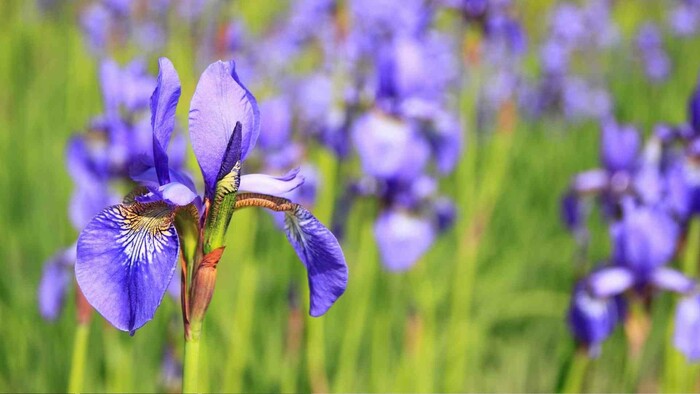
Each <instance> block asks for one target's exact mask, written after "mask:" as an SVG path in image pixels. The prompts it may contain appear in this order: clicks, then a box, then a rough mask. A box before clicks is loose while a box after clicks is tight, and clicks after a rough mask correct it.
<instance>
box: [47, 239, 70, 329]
mask: <svg viewBox="0 0 700 394" xmlns="http://www.w3.org/2000/svg"><path fill="white" fill-rule="evenodd" d="M73 264H75V245H73V246H71V247H69V248H67V249H65V250H61V251H59V252H58V253H56V254H55V255H54V256H52V257H51V258H50V259H49V260H48V261H47V262H45V263H44V269H43V272H42V274H41V281H40V282H39V291H38V299H39V313H41V316H42V317H43V318H44V319H46V320H51V321H52V320H56V319H57V318H58V316H59V315H60V314H61V311H62V310H63V304H64V301H65V297H66V293H67V292H68V286H69V285H70V284H71V281H72V275H71V270H72V267H73Z"/></svg>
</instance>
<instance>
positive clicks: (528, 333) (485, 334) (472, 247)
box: [0, 0, 700, 392]
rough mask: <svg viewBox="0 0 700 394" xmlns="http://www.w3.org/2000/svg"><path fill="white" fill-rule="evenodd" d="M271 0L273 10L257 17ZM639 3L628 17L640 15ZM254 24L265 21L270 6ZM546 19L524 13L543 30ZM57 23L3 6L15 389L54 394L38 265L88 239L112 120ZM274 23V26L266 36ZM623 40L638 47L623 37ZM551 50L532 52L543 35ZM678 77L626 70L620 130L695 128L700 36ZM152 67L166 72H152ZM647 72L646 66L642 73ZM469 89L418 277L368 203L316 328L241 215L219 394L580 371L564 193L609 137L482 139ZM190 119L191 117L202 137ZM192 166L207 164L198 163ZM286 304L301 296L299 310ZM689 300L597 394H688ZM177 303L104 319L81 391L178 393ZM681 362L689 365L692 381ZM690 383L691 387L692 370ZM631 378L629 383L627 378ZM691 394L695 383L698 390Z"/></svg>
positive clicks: (214, 327)
mask: <svg viewBox="0 0 700 394" xmlns="http://www.w3.org/2000/svg"><path fill="white" fill-rule="evenodd" d="M251 3H257V2H251ZM630 3H631V4H630ZM647 3H649V2H639V3H637V2H624V4H620V6H619V7H618V8H617V9H616V14H615V17H616V18H617V20H618V21H619V23H620V25H621V27H622V32H623V36H624V37H626V39H629V37H628V35H629V34H630V32H631V31H632V29H633V27H634V26H637V25H638V24H639V22H640V21H641V20H643V19H645V18H648V15H652V14H651V11H648V12H643V11H645V7H647V6H648V4H647ZM235 7H242V9H241V10H240V11H241V13H242V15H243V17H246V18H251V19H255V18H261V19H262V20H264V18H265V14H266V13H268V12H270V11H260V10H257V9H256V8H255V5H254V4H247V5H245V6H240V5H235ZM546 7H547V5H544V4H538V5H532V6H531V4H530V3H529V2H528V4H526V5H524V6H523V11H522V13H523V16H524V17H525V18H524V20H525V21H526V22H525V23H526V26H527V27H528V29H532V31H533V37H537V34H542V33H541V31H540V32H538V29H539V30H541V27H538V26H537V23H536V22H535V21H534V20H531V19H528V18H527V16H529V15H533V16H534V15H538V13H539V12H541V11H542V10H544V9H546ZM60 10H61V12H59V13H56V14H52V15H41V14H40V13H38V12H37V11H36V10H35V9H34V8H33V7H32V5H31V4H30V2H23V1H20V0H17V1H12V0H10V1H2V2H0V158H1V162H2V163H3V166H4V168H3V170H2V171H0V261H2V263H1V264H2V267H3V268H2V274H0V338H2V339H0V391H3V392H6V391H7V392H10V391H13V392H15V391H23V392H57V391H63V390H65V389H66V387H67V385H68V378H69V371H70V366H71V365H70V362H71V356H72V352H73V350H72V349H73V336H74V331H75V321H74V314H75V307H74V305H73V303H72V302H71V301H72V297H73V293H72V292H71V294H70V295H69V296H68V297H69V298H68V302H67V305H68V307H67V309H66V310H65V311H64V313H63V315H62V317H61V318H60V319H59V320H58V321H57V322H55V323H47V322H45V321H44V320H42V319H41V317H40V315H39V313H38V309H37V299H36V293H37V284H38V281H39V278H40V275H41V268H42V263H43V262H44V261H45V260H46V259H47V258H48V257H50V256H51V255H52V254H53V253H54V251H56V250H58V249H59V248H61V247H65V246H67V245H70V244H71V243H72V242H73V241H74V240H75V238H76V236H77V234H76V232H75V230H73V228H72V227H71V225H70V222H69V219H68V216H67V206H68V201H69V198H70V193H71V190H72V183H71V181H70V178H69V176H68V174H67V172H66V169H65V165H64V150H65V144H66V142H67V139H68V137H69V136H70V135H71V133H73V132H75V131H78V130H81V129H82V128H83V127H84V126H85V125H86V124H87V122H88V121H89V119H90V118H91V116H93V115H95V114H97V113H99V112H101V96H100V93H99V86H98V84H97V79H96V75H95V73H96V67H97V65H96V62H95V60H94V59H93V58H92V57H91V56H90V55H89V54H88V53H87V52H86V49H85V45H84V43H83V42H82V38H81V33H80V31H79V28H78V26H77V25H76V23H75V19H76V12H75V10H73V8H72V7H71V6H70V5H68V6H64V7H61V8H60ZM260 23H262V22H260ZM176 33H177V35H175V36H173V37H171V39H170V41H169V44H168V46H167V48H166V51H165V53H163V54H162V55H164V56H168V57H170V58H171V59H172V60H173V62H174V63H175V64H177V65H178V68H179V70H180V76H181V78H182V80H183V97H190V96H191V94H192V91H193V89H194V85H195V83H196V80H197V77H198V75H199V73H200V72H201V70H200V69H198V68H197V67H199V66H197V65H196V63H195V61H194V57H193V55H192V53H191V48H189V47H188V46H187V45H180V44H179V43H183V42H187V40H186V39H185V37H186V34H187V32H186V31H179V32H176ZM625 35H627V36H625ZM535 39H536V38H535ZM667 47H668V49H669V52H670V56H671V58H672V61H673V65H674V67H673V72H672V76H671V77H670V79H669V81H668V82H667V83H665V84H663V85H661V86H656V87H652V86H650V85H649V84H648V82H646V80H645V79H644V77H643V75H642V74H641V72H639V71H638V70H637V71H635V70H634V69H633V67H632V66H630V64H629V60H628V59H625V58H623V57H622V56H615V55H611V56H609V58H606V59H605V71H604V76H605V78H606V80H607V81H608V82H609V86H610V90H611V91H612V94H613V96H614V102H615V104H616V113H617V115H618V118H619V119H620V120H621V121H625V122H633V123H635V124H637V125H639V126H640V128H642V129H643V130H644V132H645V133H646V134H648V133H649V132H650V129H651V126H652V125H653V124H654V123H655V122H660V121H664V122H670V123H679V122H683V121H684V120H685V116H686V102H687V98H688V96H689V94H690V92H691V90H692V89H693V88H694V85H695V82H696V77H697V74H698V71H699V70H700V52H698V51H697V48H700V40H698V39H695V38H693V39H687V40H684V41H682V42H680V41H679V42H675V41H671V40H669V41H668V42H667ZM150 67H151V69H152V70H154V69H155V63H151V64H150ZM630 69H632V70H630ZM479 83H480V81H479V80H470V81H469V82H468V83H467V85H466V86H465V92H464V94H463V99H464V100H463V102H462V103H461V107H462V110H463V113H462V117H463V122H464V124H465V126H467V127H466V129H467V130H468V131H467V133H469V134H468V136H467V139H468V143H467V147H466V150H465V152H464V154H463V156H462V158H461V159H460V162H459V164H458V168H457V170H456V171H455V173H454V174H452V175H451V176H450V177H448V178H446V179H444V180H443V181H442V182H441V185H440V188H441V191H443V192H444V193H445V194H447V195H450V196H452V197H453V198H454V199H455V201H456V203H457V206H458V218H457V223H456V225H455V226H454V228H453V229H452V230H450V231H449V232H447V233H446V234H444V235H443V236H442V237H440V238H439V240H438V241H437V242H436V243H435V245H434V247H433V248H432V249H431V250H430V252H429V253H428V254H427V255H425V256H424V257H423V258H422V259H421V261H420V262H419V263H418V264H417V265H416V266H415V267H414V268H413V269H412V270H411V271H409V272H407V273H404V274H397V273H391V272H388V271H386V270H384V269H383V268H382V266H381V264H380V262H379V260H378V252H377V248H376V245H375V242H374V237H373V232H372V223H373V218H374V215H375V212H376V210H377V207H376V206H375V204H374V203H373V202H372V201H369V200H368V201H362V202H361V203H359V204H357V205H356V206H355V207H354V208H353V214H352V215H351V220H350V223H349V225H348V231H347V234H346V238H345V241H344V243H343V248H344V250H345V254H346V258H347V263H348V265H349V268H350V280H349V286H348V289H347V292H346V294H345V295H344V296H343V297H342V298H341V299H340V300H339V302H338V303H337V305H336V306H335V307H334V308H332V309H331V310H330V312H329V313H328V314H327V315H326V316H324V317H323V318H320V319H314V318H310V317H308V315H307V311H308V306H307V305H308V301H307V300H308V294H307V292H308V290H306V283H305V282H306V280H305V273H304V271H303V269H302V267H301V266H300V264H299V262H298V261H297V259H296V256H295V255H294V253H293V250H292V249H291V248H290V247H289V246H288V245H287V244H286V242H285V240H284V235H283V233H282V232H280V231H278V230H277V229H276V228H275V227H274V224H273V222H272V220H271V219H270V217H269V215H267V214H265V213H262V212H258V211H243V212H241V213H236V215H235V216H234V221H233V222H232V224H231V230H230V231H229V234H228V237H229V240H228V243H229V248H228V249H227V253H226V254H225V255H224V258H223V260H222V261H221V263H220V265H219V280H218V284H217V288H216V292H215V295H214V299H213V302H212V304H211V307H210V309H209V313H208V314H207V318H206V321H205V326H204V336H203V338H204V346H203V354H202V364H203V365H202V373H201V376H200V388H201V389H202V390H203V391H216V392H222V391H225V392H278V391H284V392H299V391H319V392H327V391H333V392H435V391H441V392H454V391H480V392H491V391H498V392H550V391H557V390H559V389H560V388H561V387H562V385H563V382H564V381H565V380H566V379H567V376H569V371H570V370H571V367H572V360H574V354H575V344H574V342H573V340H572V338H571V336H570V334H569V332H568V330H567V327H566V321H565V314H566V308H567V306H568V302H569V295H570V290H571V288H572V286H573V282H574V278H575V272H574V265H573V259H574V253H575V244H574V240H573V238H572V237H571V235H570V234H569V233H568V232H567V231H566V230H565V229H564V227H563V226H562V225H561V224H560V221H559V198H560V196H561V193H562V192H563V191H564V190H565V189H566V187H567V185H568V182H569V179H570V176H571V175H573V174H574V173H576V172H577V171H581V170H584V169H588V168H592V167H596V166H597V165H598V164H597V163H598V137H599V130H598V125H597V123H595V122H582V123H578V124H571V123H566V122H564V121H563V120H561V119H546V120H541V121H526V120H522V119H520V118H519V119H518V120H517V121H516V123H515V127H514V130H512V132H499V131H496V132H493V133H489V134H488V135H480V136H478V137H477V136H476V134H475V132H474V129H475V127H474V122H475V120H474V116H473V115H474V100H475V97H476V95H475V94H473V92H474V91H476V89H477V88H478V86H479ZM186 118H187V105H181V106H180V107H179V108H178V119H179V121H180V123H181V124H182V125H185V124H186ZM335 160H336V159H335V158H334V157H333V156H332V155H330V154H329V153H328V152H326V151H324V150H322V148H320V147H315V148H314V149H313V150H312V154H311V157H310V161H311V162H312V163H315V164H317V165H319V167H320V168H321V171H322V178H323V179H334V178H335V174H334V172H333V168H334V164H335V163H334V161H335ZM189 167H190V168H191V169H193V170H195V169H196V168H197V167H196V162H195V161H194V157H193V155H192V154H191V152H190V160H189ZM320 187H321V191H320V193H319V196H320V198H319V201H318V202H317V206H316V209H315V212H316V213H317V216H318V217H319V219H320V220H321V221H324V222H328V221H329V220H330V218H331V216H332V201H333V199H334V196H335V195H336V194H337V193H339V190H338V188H337V185H336V184H334V183H328V182H324V183H321V186H320ZM592 222H593V223H592V224H591V226H592V233H593V242H592V253H591V254H592V260H593V261H596V260H598V259H603V258H605V256H606V255H607V253H608V249H609V246H608V240H607V234H606V230H605V228H604V226H603V224H602V222H601V221H600V220H599V219H597V218H596V217H595V215H594V217H593V219H592ZM290 291H294V292H297V293H298V294H299V302H298V305H297V306H296V307H295V306H294V305H293V304H290V302H289V297H288V294H289V293H290ZM674 302H675V300H674V299H673V297H671V296H664V297H662V298H660V299H658V300H657V302H656V303H655V305H654V308H653V315H652V321H653V328H652V335H651V336H650V339H649V341H648V342H647V344H646V346H645V348H644V352H643V356H642V357H641V361H640V362H639V364H638V365H637V364H634V365H637V367H631V366H630V365H632V364H633V363H632V362H631V361H629V360H628V359H627V349H626V344H625V343H626V342H625V338H624V334H623V332H622V330H620V329H618V330H617V331H616V332H615V334H614V335H613V337H612V338H611V340H609V341H608V342H606V344H605V345H604V347H603V352H602V355H601V357H599V358H598V359H595V360H593V361H591V362H590V364H589V365H588V368H587V372H586V374H585V378H584V381H583V386H582V389H583V390H585V391H592V392H615V391H634V390H640V391H656V390H662V389H664V390H666V391H673V388H674V387H678V386H674V385H673V382H672V380H673V376H672V374H673V373H674V371H679V370H678V369H671V368H672V367H673V368H676V367H675V366H678V368H681V370H683V371H686V370H687V371H688V372H687V373H688V374H691V375H690V376H695V380H696V381H697V376H698V375H697V372H698V371H697V369H695V368H694V367H685V366H684V365H685V364H684V362H683V361H680V364H679V357H680V356H679V354H678V353H677V351H676V350H674V349H673V348H672V347H671V346H670V341H669V325H670V324H671V323H672V319H671V316H672V305H673V303H674ZM181 330H182V327H181V320H180V317H179V304H178V302H175V301H173V300H171V299H166V300H165V301H164V304H163V306H162V307H161V309H160V310H159V312H158V313H157V314H156V318H155V319H154V320H153V321H152V322H151V323H150V324H148V325H146V326H145V327H144V328H143V329H141V330H139V331H138V333H137V334H136V335H135V336H134V337H130V336H129V335H128V334H126V333H123V332H120V331H117V330H115V329H114V328H112V327H111V326H110V325H109V324H108V323H106V322H105V321H104V320H103V319H102V318H101V317H100V316H99V315H97V314H95V315H94V316H93V319H92V322H91V324H90V332H89V338H88V341H89V342H88V344H89V345H88V346H89V347H88V356H87V357H88V360H87V364H86V365H87V367H86V370H85V372H84V384H83V388H84V390H85V391H91V392H155V391H163V390H173V389H174V390H179V386H177V385H175V386H174V387H171V386H169V385H167V384H166V383H164V381H163V379H162V373H161V361H162V358H163V354H164V353H165V352H166V349H167V348H168V347H173V349H174V350H175V354H176V356H177V357H181V356H182V339H181V338H182V332H181ZM679 365H680V366H679ZM692 374H694V375H692ZM623 377H624V378H623ZM690 387H691V388H693V389H694V388H695V386H690Z"/></svg>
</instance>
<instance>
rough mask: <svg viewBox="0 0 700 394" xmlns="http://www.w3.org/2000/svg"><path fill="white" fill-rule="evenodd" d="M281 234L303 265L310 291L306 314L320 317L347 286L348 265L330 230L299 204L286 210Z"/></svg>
mask: <svg viewBox="0 0 700 394" xmlns="http://www.w3.org/2000/svg"><path fill="white" fill-rule="evenodd" d="M285 233H286V234H287V239H288V240H289V243H291V244H292V246H293V247H294V251H296V253H297V255H298V256H299V258H300V259H301V261H302V262H303V263H304V265H305V266H306V270H307V274H308V280H309V289H310V293H311V308H310V309H309V314H310V315H311V316H314V317H318V316H321V315H323V314H324V313H326V311H328V309H329V308H330V307H331V305H333V303H334V302H335V300H337V299H338V297H340V296H341V295H342V294H343V293H344V292H345V288H346V287H347V283H348V267H347V265H346V264H345V256H343V250H342V249H341V248H340V244H339V243H338V240H337V239H336V238H335V236H334V235H333V233H331V232H330V230H328V229H327V228H326V227H325V226H324V225H323V224H321V222H319V221H318V219H316V218H315V217H314V216H313V215H312V214H311V213H310V212H309V211H307V210H306V209H304V208H303V207H301V206H299V205H297V206H296V208H295V209H294V211H291V212H287V213H286V217H285Z"/></svg>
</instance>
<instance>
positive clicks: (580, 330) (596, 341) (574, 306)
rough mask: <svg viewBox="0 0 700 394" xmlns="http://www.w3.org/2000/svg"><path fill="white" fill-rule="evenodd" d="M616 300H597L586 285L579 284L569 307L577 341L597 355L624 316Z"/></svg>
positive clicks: (570, 321) (569, 317)
mask: <svg viewBox="0 0 700 394" xmlns="http://www.w3.org/2000/svg"><path fill="white" fill-rule="evenodd" d="M620 309H621V306H620V303H619V302H618V300H616V299H615V298H595V297H593V296H592V295H590V294H589V293H588V292H587V291H586V289H585V285H584V284H582V283H579V284H578V285H577V286H576V288H575V290H574V294H573V296H572V298H571V304H570V306H569V315H568V322H569V329H570V330H571V332H572V333H573V334H574V336H575V337H576V339H577V340H578V341H579V342H581V343H583V344H585V345H587V346H588V347H589V349H591V350H592V353H593V354H594V355H595V354H596V353H597V352H596V350H597V349H598V348H599V346H600V344H601V342H603V341H604V340H605V339H606V338H607V337H608V336H609V335H610V334H611V333H612V331H613V329H614V328H615V325H616V324H617V322H618V321H619V320H620V317H621V315H622V312H621V310H620Z"/></svg>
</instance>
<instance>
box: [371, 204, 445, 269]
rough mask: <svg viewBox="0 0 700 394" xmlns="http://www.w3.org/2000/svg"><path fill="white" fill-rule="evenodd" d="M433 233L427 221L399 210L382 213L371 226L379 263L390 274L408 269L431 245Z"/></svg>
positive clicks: (430, 224)
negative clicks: (390, 272)
mask: <svg viewBox="0 0 700 394" xmlns="http://www.w3.org/2000/svg"><path fill="white" fill-rule="evenodd" d="M435 233H436V228H435V226H434V224H433V223H432V222H431V221H430V220H429V219H426V218H423V217H419V216H414V215H411V214H409V213H407V212H404V211H401V210H388V211H384V212H382V213H381V214H380V215H379V218H378V219H377V221H376V223H375V225H374V235H375V237H376V239H377V244H378V246H379V252H380V254H381V257H382V262H383V263H384V265H385V266H386V268H388V269H389V270H391V271H405V270H407V269H409V268H411V267H412V266H413V265H414V264H415V263H416V262H417V261H418V260H419V259H420V258H421V256H422V255H423V254H424V253H425V252H427V251H428V249H429V248H430V246H431V245H432V244H433V241H434V239H435Z"/></svg>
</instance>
